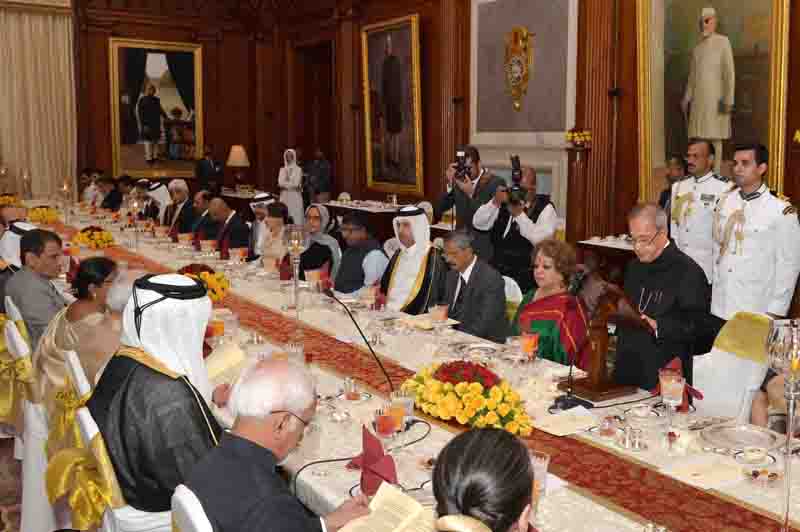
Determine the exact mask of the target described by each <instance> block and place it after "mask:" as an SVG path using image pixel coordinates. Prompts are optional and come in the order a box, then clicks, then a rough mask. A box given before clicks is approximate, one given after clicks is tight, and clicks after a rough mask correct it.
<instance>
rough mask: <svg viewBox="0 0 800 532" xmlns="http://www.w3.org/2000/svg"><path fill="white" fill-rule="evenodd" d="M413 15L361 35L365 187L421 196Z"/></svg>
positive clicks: (416, 22) (368, 28)
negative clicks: (365, 166)
mask: <svg viewBox="0 0 800 532" xmlns="http://www.w3.org/2000/svg"><path fill="white" fill-rule="evenodd" d="M419 42H420V38H419V18H418V15H410V16H407V17H402V18H397V19H392V20H388V21H385V22H380V23H377V24H371V25H369V26H365V27H364V28H363V29H362V30H361V54H362V69H363V72H362V76H363V82H364V96H363V98H364V142H365V153H366V162H367V187H368V188H370V189H372V190H378V191H383V192H391V193H401V194H411V195H417V196H422V195H423V194H424V189H423V178H422V121H421V116H420V110H421V107H420V50H419Z"/></svg>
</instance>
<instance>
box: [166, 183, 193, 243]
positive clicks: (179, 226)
mask: <svg viewBox="0 0 800 532" xmlns="http://www.w3.org/2000/svg"><path fill="white" fill-rule="evenodd" d="M167 188H168V189H169V195H170V196H171V197H172V203H171V204H170V205H167V209H166V210H165V211H164V225H169V232H170V235H172V236H173V237H177V235H179V234H183V233H191V232H192V230H193V229H194V220H195V212H194V205H193V204H192V201H191V200H189V185H188V184H187V183H186V181H184V180H183V179H173V180H172V181H170V182H169V185H168V186H167Z"/></svg>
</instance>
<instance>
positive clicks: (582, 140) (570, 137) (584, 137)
mask: <svg viewBox="0 0 800 532" xmlns="http://www.w3.org/2000/svg"><path fill="white" fill-rule="evenodd" d="M566 138H567V142H570V143H572V145H573V146H575V147H582V146H585V145H586V144H588V143H589V142H591V141H592V132H591V131H589V130H588V129H570V130H569V131H567V135H566Z"/></svg>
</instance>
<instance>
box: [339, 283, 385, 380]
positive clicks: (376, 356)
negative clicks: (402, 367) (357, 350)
mask: <svg viewBox="0 0 800 532" xmlns="http://www.w3.org/2000/svg"><path fill="white" fill-rule="evenodd" d="M324 294H325V295H326V296H328V297H329V298H331V299H333V300H334V301H336V302H337V303H339V304H340V305H341V306H342V307H343V308H344V310H345V312H347V315H348V316H350V320H351V321H352V322H353V325H355V326H356V329H358V332H359V334H360V335H361V338H362V339H363V340H364V343H365V344H367V348H369V352H370V353H371V354H372V358H374V359H375V362H377V363H378V367H379V368H381V371H382V372H383V376H384V377H386V382H387V383H388V384H389V391H390V392H394V385H393V384H392V379H390V378H389V374H388V373H387V372H386V368H384V367H383V362H381V359H380V358H379V357H378V355H376V354H375V351H374V350H373V349H372V345H371V344H370V343H369V340H367V336H366V335H365V334H364V331H362V330H361V326H360V325H359V324H358V322H357V321H356V318H355V317H354V316H353V313H352V312H350V309H349V308H347V305H345V304H344V303H342V301H341V300H340V299H339V298H338V297H336V296H335V295H334V293H333V290H331V289H330V288H328V289H326V290H325V291H324Z"/></svg>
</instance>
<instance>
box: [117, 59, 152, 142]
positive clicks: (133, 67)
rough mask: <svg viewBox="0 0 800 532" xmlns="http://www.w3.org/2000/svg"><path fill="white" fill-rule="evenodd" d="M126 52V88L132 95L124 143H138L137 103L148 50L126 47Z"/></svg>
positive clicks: (144, 74)
mask: <svg viewBox="0 0 800 532" xmlns="http://www.w3.org/2000/svg"><path fill="white" fill-rule="evenodd" d="M123 53H124V54H125V61H126V64H125V78H126V80H127V86H126V87H125V90H126V91H127V93H128V95H129V97H130V105H129V106H128V119H127V120H126V124H125V130H124V132H123V139H122V143H123V144H136V142H137V141H138V140H139V130H138V128H137V125H136V124H137V122H136V104H137V103H138V102H139V94H141V92H142V83H144V78H145V76H146V73H145V69H146V68H147V50H144V49H141V48H124V52H123Z"/></svg>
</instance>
